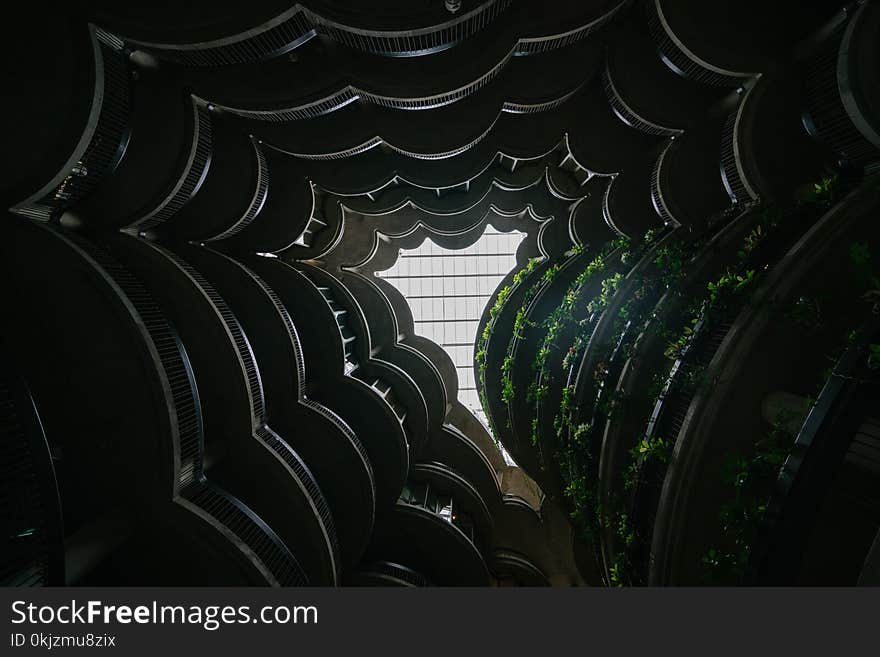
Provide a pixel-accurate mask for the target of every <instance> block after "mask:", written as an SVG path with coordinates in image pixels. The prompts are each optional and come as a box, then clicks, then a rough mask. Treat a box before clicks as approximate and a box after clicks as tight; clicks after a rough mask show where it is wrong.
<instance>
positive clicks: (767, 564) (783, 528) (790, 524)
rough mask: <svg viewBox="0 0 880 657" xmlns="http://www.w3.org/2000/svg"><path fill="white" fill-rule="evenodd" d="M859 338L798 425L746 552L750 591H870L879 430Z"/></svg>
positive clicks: (869, 327)
mask: <svg viewBox="0 0 880 657" xmlns="http://www.w3.org/2000/svg"><path fill="white" fill-rule="evenodd" d="M878 336H880V334H878V328H877V320H876V317H872V318H870V319H869V320H868V321H867V322H866V325H864V326H863V327H861V329H860V330H859V331H858V337H857V338H856V339H855V340H854V341H853V342H852V343H851V344H850V345H849V347H848V348H847V350H846V351H845V352H844V354H843V356H841V358H840V360H838V361H837V363H836V364H835V365H834V368H833V370H832V371H831V376H830V377H829V378H828V380H827V381H826V382H825V385H824V386H823V388H822V392H821V393H820V394H819V395H818V397H817V398H816V402H815V404H814V405H813V408H812V409H811V411H810V414H809V416H807V419H806V420H805V421H804V424H803V426H802V427H801V429H800V431H799V432H798V435H797V438H796V439H795V441H794V445H793V447H792V450H791V453H790V454H789V456H788V458H787V459H786V461H785V463H784V464H783V466H782V468H781V470H780V472H779V479H778V480H777V482H776V486H775V489H774V492H773V496H772V497H771V498H770V502H769V503H768V505H767V512H766V514H765V516H764V520H763V523H762V527H761V528H760V529H759V533H758V537H757V539H756V543H755V546H754V548H753V550H752V554H751V558H750V564H749V572H748V573H747V581H748V582H750V583H752V584H768V585H780V584H783V585H784V584H788V585H793V584H812V585H816V584H825V583H829V584H830V583H834V584H840V583H846V584H856V583H858V584H860V585H871V584H876V583H877V580H876V556H875V555H876V547H872V544H873V545H876V539H875V536H876V531H877V524H876V506H877V495H876V482H877V476H878V471H880V468H878V455H880V443H878V440H880V423H878V420H877V418H876V413H875V412H874V409H876V408H877V405H878V401H880V400H878V398H877V392H876V373H875V368H872V366H871V365H872V361H871V360H870V355H869V353H870V352H869V349H870V347H869V345H870V344H872V343H873V342H874V341H875V340H877V339H878Z"/></svg>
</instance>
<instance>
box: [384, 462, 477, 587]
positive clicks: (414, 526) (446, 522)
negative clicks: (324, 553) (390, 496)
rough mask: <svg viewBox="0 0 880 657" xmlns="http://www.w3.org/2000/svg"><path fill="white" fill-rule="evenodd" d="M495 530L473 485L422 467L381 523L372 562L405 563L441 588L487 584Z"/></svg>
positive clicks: (452, 474)
mask: <svg viewBox="0 0 880 657" xmlns="http://www.w3.org/2000/svg"><path fill="white" fill-rule="evenodd" d="M491 527H492V525H491V516H489V513H488V509H487V508H486V506H485V503H484V502H483V500H482V499H481V498H480V497H479V495H478V494H477V493H476V491H475V490H474V489H473V487H472V486H470V484H468V483H467V482H466V481H465V480H464V479H462V478H461V477H460V476H458V475H457V474H456V473H455V472H453V471H452V470H449V469H448V468H446V467H445V466H441V465H440V464H433V463H426V464H419V465H416V466H414V468H413V472H412V475H411V477H410V479H409V480H408V481H407V484H406V486H404V489H403V491H402V493H401V496H400V500H398V502H397V505H396V507H395V509H394V512H393V513H392V514H390V515H389V516H388V517H387V518H386V519H385V520H384V522H383V523H382V524H381V525H377V528H376V533H375V536H374V541H373V545H372V546H371V548H370V551H369V552H368V558H369V559H376V560H383V561H390V562H393V563H400V564H405V565H406V566H407V567H408V568H410V569H412V570H415V571H417V572H419V573H423V574H424V576H425V577H426V578H428V579H429V580H430V581H431V582H433V583H434V584H436V585H439V586H478V585H483V586H485V585H487V584H488V583H489V571H488V568H487V565H486V561H485V556H484V555H485V554H486V551H487V550H490V549H491ZM380 555H384V556H380Z"/></svg>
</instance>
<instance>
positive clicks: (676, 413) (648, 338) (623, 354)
mask: <svg viewBox="0 0 880 657" xmlns="http://www.w3.org/2000/svg"><path fill="white" fill-rule="evenodd" d="M751 228H752V222H751V221H750V219H749V218H748V216H745V215H743V216H739V217H737V218H736V219H734V220H732V221H730V222H729V223H727V224H726V225H724V226H723V227H722V228H721V229H720V230H719V231H718V232H717V233H716V234H715V235H714V236H712V237H711V239H708V241H707V242H706V244H705V245H701V246H699V247H698V250H697V252H696V254H695V255H694V256H693V257H692V258H691V257H689V256H686V255H684V254H686V253H687V252H688V250H687V248H686V249H685V250H684V251H683V255H682V256H681V257H682V258H683V259H684V262H683V263H682V264H685V263H686V266H685V267H684V268H683V272H682V273H683V274H684V276H685V278H684V279H683V280H682V281H681V283H680V287H679V286H678V284H676V286H675V287H673V288H671V289H669V290H668V291H666V292H664V293H663V294H662V296H661V297H660V298H659V300H658V301H657V302H656V305H655V306H654V308H653V309H652V310H651V311H649V312H647V313H646V314H645V316H646V317H647V320H646V321H645V322H644V323H642V324H641V325H636V326H634V327H633V331H632V333H631V336H630V338H629V339H628V344H627V347H626V348H625V349H620V348H617V349H616V353H615V355H614V357H613V358H612V359H610V365H609V366H606V368H605V374H604V376H603V380H604V383H603V384H602V387H603V388H604V389H605V392H606V395H607V394H611V395H613V399H614V408H613V413H611V414H610V415H609V416H608V417H606V418H604V419H602V418H600V420H601V421H600V424H599V427H598V429H594V433H595V434H596V435H598V434H599V433H601V435H602V439H601V445H600V448H599V456H598V463H599V469H598V471H597V472H598V481H599V485H598V489H597V495H596V503H597V504H599V505H601V508H602V509H605V510H606V512H608V513H611V512H610V511H608V510H610V509H613V508H614V507H615V504H614V503H613V502H614V500H620V499H622V500H623V504H624V507H625V511H624V512H625V513H626V514H627V518H628V519H629V522H628V524H629V526H632V527H635V529H636V530H637V533H636V537H635V538H636V539H637V540H635V541H634V545H633V544H631V545H625V544H623V542H622V541H621V540H620V537H619V536H617V535H616V531H615V532H611V531H605V532H604V533H603V536H602V540H603V546H602V549H603V553H604V563H603V566H602V569H603V571H604V574H603V577H604V579H605V580H606V581H608V580H609V579H610V574H609V572H608V569H609V568H610V566H611V565H613V564H614V563H619V564H622V565H627V566H628V567H626V568H623V567H620V568H619V569H618V570H619V571H622V572H618V573H616V576H617V578H618V581H628V582H630V583H633V582H644V581H645V580H646V579H647V566H646V564H645V563H644V560H643V557H644V552H640V550H641V549H642V548H643V546H644V540H645V537H650V535H651V532H652V531H653V530H652V528H651V519H652V518H653V513H654V510H655V509H656V503H655V502H654V503H653V506H652V499H648V497H649V495H648V494H649V493H654V492H656V486H655V484H656V482H657V479H658V476H656V475H655V473H654V470H655V469H657V468H658V467H659V466H662V465H663V461H662V459H646V458H645V457H644V455H641V453H640V458H639V459H637V460H636V461H635V462H634V463H635V466H634V468H635V469H633V467H630V464H631V463H632V462H633V459H632V454H631V452H632V450H633V449H634V447H636V443H637V442H638V441H639V440H640V439H641V437H644V436H647V438H648V439H654V438H664V439H665V437H666V436H668V435H670V434H669V432H668V431H667V428H666V425H665V424H663V422H664V421H666V420H668V421H670V422H673V423H674V422H679V421H680V420H681V416H682V414H681V403H676V399H678V398H679V397H681V398H686V396H687V394H692V393H693V386H692V384H693V378H692V377H687V376H684V374H685V372H686V370H687V369H688V368H691V369H692V368H693V365H692V364H683V362H682V361H681V358H677V360H676V361H675V362H673V363H671V364H670V361H669V358H670V356H669V349H668V347H667V341H668V334H667V330H668V329H667V330H664V327H672V326H678V325H679V324H681V323H685V324H686V325H687V327H688V329H689V330H690V328H691V326H690V324H688V323H687V322H688V319H687V318H688V313H690V312H691V309H690V306H691V304H692V302H693V299H695V298H700V295H702V294H704V293H705V289H706V284H707V281H710V280H714V278H716V277H717V276H719V275H720V273H722V272H723V271H725V269H724V268H725V267H726V266H727V263H729V262H730V261H731V260H733V259H734V257H735V255H736V252H737V250H738V249H739V248H740V245H741V243H742V240H743V238H744V237H745V236H746V235H747V234H748V231H749V230H750V229H751ZM669 246H670V247H671V248H675V246H676V245H675V243H670V245H669ZM662 251H663V249H661V251H660V252H659V253H662ZM667 266H668V265H667ZM664 275H667V274H664ZM708 333H709V332H708V331H707V334H708ZM722 337H723V334H722ZM691 351H694V350H691ZM690 355H691V356H692V355H693V353H692V354H690ZM658 372H660V373H662V374H666V375H667V378H666V379H662V380H658V378H657V377H658V376H661V375H662V374H661V375H658V374H657V373H658ZM676 377H677V378H676ZM658 381H659V382H660V383H662V384H663V387H661V388H658ZM682 381H683V382H684V384H685V385H683V386H679V387H678V388H676V389H675V390H674V394H673V387H672V382H682ZM601 392H602V389H600V393H601ZM680 393H682V394H680ZM591 419H592V420H595V416H594V417H593V418H591ZM661 425H662V426H661ZM646 427H648V429H647V431H646ZM670 431H671V430H670ZM648 444H649V445H651V444H657V445H659V442H657V441H655V442H654V443H648ZM646 453H647V452H646ZM649 456H654V454H649ZM643 466H644V467H643ZM649 469H650V470H651V472H648V470H649ZM643 471H644V474H643ZM634 473H635V475H634ZM659 479H660V483H662V473H661V474H660V475H659ZM629 482H631V483H629ZM633 484H635V487H634V486H633ZM634 498H636V499H634ZM615 529H616V528H615ZM617 555H625V556H623V557H617Z"/></svg>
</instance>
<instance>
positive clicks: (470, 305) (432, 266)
mask: <svg viewBox="0 0 880 657" xmlns="http://www.w3.org/2000/svg"><path fill="white" fill-rule="evenodd" d="M524 237H525V233H522V232H519V231H511V232H509V233H502V232H499V231H497V230H496V229H495V228H493V227H491V226H487V228H486V231H485V232H484V233H483V235H482V236H481V237H480V239H479V240H477V242H475V243H474V244H472V245H471V246H469V247H467V248H464V249H445V248H443V247H441V246H438V245H437V244H435V243H434V242H432V241H431V240H430V239H426V240H425V241H424V242H423V243H422V244H421V246H419V247H418V248H416V249H410V250H401V252H400V257H399V258H398V260H397V262H396V263H395V265H394V266H393V267H392V268H391V269H387V270H385V271H382V272H376V276H379V277H381V278H384V279H385V280H387V281H388V282H389V283H390V284H391V285H393V286H394V287H396V288H397V289H398V290H399V291H400V293H401V294H402V295H403V296H404V297H405V298H406V300H407V301H408V302H409V305H410V308H411V309H412V314H413V320H414V322H415V331H416V333H418V334H419V335H422V336H424V337H426V338H428V339H429V340H432V341H434V342H436V343H437V344H439V345H440V346H441V347H443V349H444V350H446V353H448V354H449V357H450V358H451V359H452V362H453V363H455V368H456V371H457V372H458V399H459V401H460V402H461V403H462V404H464V405H465V406H466V407H467V408H468V409H469V410H470V411H471V412H472V413H473V414H474V415H476V416H477V418H479V420H480V421H481V422H482V423H483V425H485V426H486V429H487V430H489V424H488V422H487V420H486V415H485V413H484V412H483V407H482V405H481V404H480V399H479V395H477V388H476V384H475V382H474V369H473V363H474V344H475V343H476V337H477V327H478V325H479V322H480V317H481V316H482V315H483V311H484V310H485V308H486V304H487V303H488V302H489V299H490V297H491V296H492V293H493V292H494V291H495V288H497V287H498V285H499V283H501V281H502V280H503V279H504V277H505V276H507V274H508V273H510V271H511V270H512V269H513V268H514V267H515V266H516V250H517V249H518V248H519V245H520V242H522V240H523V238H524ZM502 452H503V453H504V457H505V459H506V460H507V461H508V462H509V463H512V461H511V460H510V457H509V456H508V455H507V453H506V452H505V451H504V450H503V449H502Z"/></svg>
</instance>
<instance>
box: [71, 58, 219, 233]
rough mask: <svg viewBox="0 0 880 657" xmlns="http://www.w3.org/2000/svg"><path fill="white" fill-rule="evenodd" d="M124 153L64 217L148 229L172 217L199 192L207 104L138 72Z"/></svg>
mask: <svg viewBox="0 0 880 657" xmlns="http://www.w3.org/2000/svg"><path fill="white" fill-rule="evenodd" d="M132 98H133V103H132V108H133V109H132V114H131V116H130V119H129V125H130V138H129V140H128V145H127V148H126V150H125V157H124V158H123V159H122V161H121V162H120V163H119V166H117V167H116V168H115V170H114V171H113V173H112V174H111V175H108V176H106V177H105V178H104V179H103V180H102V181H101V184H100V185H98V186H97V188H96V189H95V190H94V192H93V193H91V194H90V195H89V196H88V197H86V198H84V199H83V200H82V201H81V202H80V203H78V204H76V205H75V206H74V207H72V208H71V209H70V212H69V216H68V217H66V218H65V219H66V221H67V222H68V223H69V224H70V225H71V226H76V225H79V224H84V225H86V226H88V227H89V228H91V229H103V228H122V227H123V226H129V227H130V230H131V231H135V230H140V231H142V232H143V231H147V230H149V229H151V228H155V227H156V226H158V225H160V224H161V223H162V222H164V221H166V220H167V219H169V218H170V217H172V216H173V215H174V214H175V213H176V212H177V211H178V210H180V208H182V207H183V205H184V204H185V203H186V202H187V201H189V199H190V198H191V197H192V196H193V195H194V194H195V193H196V192H197V191H198V189H199V187H200V186H201V184H202V182H203V181H204V178H205V175H206V173H207V171H208V167H209V166H210V161H211V120H210V117H209V112H208V109H207V107H206V106H205V105H203V104H201V103H199V102H197V101H196V100H195V99H193V98H191V97H185V98H184V97H182V95H181V94H180V93H179V90H176V89H175V88H174V87H173V86H172V85H169V84H167V83H165V82H164V81H161V80H160V79H158V77H157V76H156V73H155V71H142V72H140V73H139V79H138V82H137V84H136V85H135V86H134V89H133V91H132Z"/></svg>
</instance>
